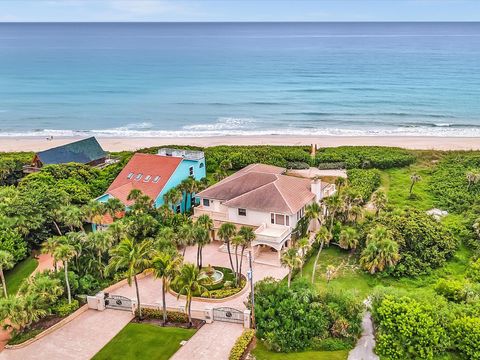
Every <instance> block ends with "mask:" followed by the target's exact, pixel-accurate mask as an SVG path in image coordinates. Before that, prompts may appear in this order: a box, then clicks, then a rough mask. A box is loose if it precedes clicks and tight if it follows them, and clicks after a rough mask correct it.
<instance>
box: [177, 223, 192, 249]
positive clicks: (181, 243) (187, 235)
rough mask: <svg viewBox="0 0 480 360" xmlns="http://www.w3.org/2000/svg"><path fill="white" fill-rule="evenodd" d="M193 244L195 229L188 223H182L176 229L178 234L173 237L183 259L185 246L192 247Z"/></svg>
mask: <svg viewBox="0 0 480 360" xmlns="http://www.w3.org/2000/svg"><path fill="white" fill-rule="evenodd" d="M194 242H195V227H194V226H193V225H192V224H190V223H184V224H182V226H180V229H178V233H177V234H176V236H175V243H176V244H177V246H178V247H182V248H183V253H182V255H183V256H184V257H185V251H186V250H187V246H189V245H193V244H194Z"/></svg>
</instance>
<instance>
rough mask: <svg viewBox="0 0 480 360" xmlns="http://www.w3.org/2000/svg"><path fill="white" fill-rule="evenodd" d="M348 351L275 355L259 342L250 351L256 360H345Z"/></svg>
mask: <svg viewBox="0 0 480 360" xmlns="http://www.w3.org/2000/svg"><path fill="white" fill-rule="evenodd" d="M348 352H349V351H348V350H340V351H304V352H295V353H289V354H285V353H275V352H271V351H268V350H267V349H266V348H265V346H264V345H263V344H262V343H261V342H257V346H256V347H255V349H254V350H253V351H252V353H253V355H255V357H256V359H257V360H345V359H347V357H348Z"/></svg>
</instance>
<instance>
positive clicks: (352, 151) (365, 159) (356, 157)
mask: <svg viewBox="0 0 480 360" xmlns="http://www.w3.org/2000/svg"><path fill="white" fill-rule="evenodd" d="M315 160H316V162H317V164H319V165H320V164H322V163H340V162H341V163H344V164H345V165H346V167H347V168H348V169H353V168H378V169H389V168H394V167H403V166H408V165H410V164H413V163H414V162H415V156H414V155H413V154H412V152H410V151H408V150H405V149H400V148H393V147H382V146H340V147H336V148H325V149H321V150H320V151H319V152H317V155H316V157H315Z"/></svg>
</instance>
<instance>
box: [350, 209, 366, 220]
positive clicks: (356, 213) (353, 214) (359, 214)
mask: <svg viewBox="0 0 480 360" xmlns="http://www.w3.org/2000/svg"><path fill="white" fill-rule="evenodd" d="M362 218H363V208H362V207H361V206H360V205H353V206H352V207H351V208H350V211H349V220H350V221H352V222H354V223H356V222H357V221H358V219H362Z"/></svg>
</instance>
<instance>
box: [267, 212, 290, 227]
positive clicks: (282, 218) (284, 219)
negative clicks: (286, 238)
mask: <svg viewBox="0 0 480 360" xmlns="http://www.w3.org/2000/svg"><path fill="white" fill-rule="evenodd" d="M270 222H271V223H272V224H277V225H287V226H290V217H289V216H288V215H283V214H275V213H270Z"/></svg>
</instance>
